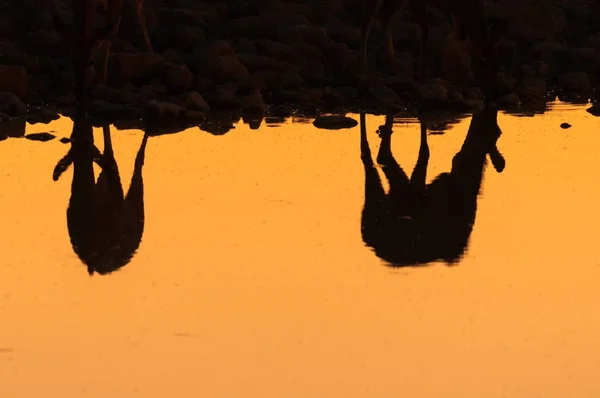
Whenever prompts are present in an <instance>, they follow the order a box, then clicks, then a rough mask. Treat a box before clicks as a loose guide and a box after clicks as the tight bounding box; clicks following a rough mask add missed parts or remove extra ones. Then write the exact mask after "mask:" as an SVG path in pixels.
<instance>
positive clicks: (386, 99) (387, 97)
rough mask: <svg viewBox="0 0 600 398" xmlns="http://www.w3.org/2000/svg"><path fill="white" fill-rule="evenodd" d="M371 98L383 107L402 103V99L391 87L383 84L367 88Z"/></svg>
mask: <svg viewBox="0 0 600 398" xmlns="http://www.w3.org/2000/svg"><path fill="white" fill-rule="evenodd" d="M369 92H370V93H371V95H372V96H373V98H374V99H375V100H376V101H377V103H379V104H380V105H382V106H383V107H385V108H388V107H391V106H395V105H400V104H402V99H401V98H400V97H399V96H398V94H396V93H395V92H394V91H393V90H392V89H390V88H388V87H385V86H383V85H377V86H374V87H370V88H369Z"/></svg>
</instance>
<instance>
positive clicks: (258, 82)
mask: <svg viewBox="0 0 600 398" xmlns="http://www.w3.org/2000/svg"><path fill="white" fill-rule="evenodd" d="M237 85H238V89H239V91H241V92H250V91H253V90H258V91H261V92H262V91H264V90H265V89H266V87H267V85H266V83H265V79H263V77H262V76H257V75H252V76H248V77H246V78H244V79H241V80H239V81H238V82H237Z"/></svg>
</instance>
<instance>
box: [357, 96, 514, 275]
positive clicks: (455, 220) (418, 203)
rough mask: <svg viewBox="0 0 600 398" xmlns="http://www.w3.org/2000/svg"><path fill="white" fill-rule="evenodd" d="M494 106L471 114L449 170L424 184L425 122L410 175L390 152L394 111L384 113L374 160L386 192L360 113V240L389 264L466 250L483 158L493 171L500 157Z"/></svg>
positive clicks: (452, 257)
mask: <svg viewBox="0 0 600 398" xmlns="http://www.w3.org/2000/svg"><path fill="white" fill-rule="evenodd" d="M497 115H498V110H497V108H495V107H493V106H490V105H488V106H486V107H485V108H484V109H483V110H482V111H480V112H479V113H477V114H475V115H473V117H472V119H471V124H470V126H469V131H468V132H467V136H466V138H465V140H464V142H463V145H462V147H461V149H460V150H459V151H458V153H456V154H455V155H454V158H453V160H452V169H451V171H450V172H449V173H442V174H440V175H439V176H437V177H436V178H435V179H434V180H433V182H431V183H430V184H426V177H427V165H428V162H429V146H428V144H427V126H426V124H425V123H424V122H421V143H420V148H419V155H418V159H417V163H416V165H415V168H414V170H413V172H412V175H411V177H410V179H409V178H408V177H407V175H406V174H405V173H404V171H403V170H402V168H401V167H400V165H399V164H398V163H397V162H396V160H395V159H394V157H393V155H392V152H391V134H392V124H393V115H391V114H389V115H388V116H387V117H386V121H385V125H384V126H381V127H380V128H379V130H378V133H379V135H380V137H381V146H380V148H379V152H378V156H377V163H379V164H380V165H381V168H382V169H383V173H384V174H385V177H386V179H387V180H388V181H389V187H390V188H389V191H388V192H387V193H386V192H385V190H384V189H383V186H382V183H381V179H380V176H379V173H378V172H377V169H376V168H375V165H374V163H373V159H372V156H371V151H370V148H369V143H368V141H367V126H366V121H365V115H364V113H362V114H361V115H360V128H361V158H362V162H363V165H364V169H365V202H364V207H363V212H362V222H361V229H362V238H363V241H364V243H365V244H366V245H367V246H369V247H371V248H372V249H373V250H374V252H375V254H376V255H377V256H378V257H379V258H381V259H382V260H384V261H386V262H387V263H388V265H391V266H396V267H402V266H417V265H425V264H427V263H431V262H435V261H443V262H445V263H446V264H447V265H452V264H454V263H456V262H457V261H458V260H460V258H461V257H462V256H463V254H464V253H465V251H466V248H467V245H468V242H469V237H470V235H471V231H472V229H473V223H474V222H475V213H476V210H477V197H478V194H479V190H480V187H481V181H482V178H483V172H484V169H485V165H486V156H487V155H488V154H489V155H490V158H491V160H492V163H493V165H494V167H495V169H496V171H498V172H502V170H503V169H504V166H505V161H504V158H503V157H502V155H501V154H500V153H499V152H498V149H497V148H496V141H497V140H498V138H499V137H500V134H501V131H500V128H499V126H498V122H497Z"/></svg>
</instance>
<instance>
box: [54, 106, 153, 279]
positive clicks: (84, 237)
mask: <svg viewBox="0 0 600 398" xmlns="http://www.w3.org/2000/svg"><path fill="white" fill-rule="evenodd" d="M103 138H104V153H101V152H100V151H99V150H98V149H97V148H96V146H95V145H94V138H93V131H92V125H91V123H90V122H89V121H88V120H87V118H86V114H85V108H84V107H79V108H78V110H77V114H76V116H75V119H74V124H73V133H72V135H71V148H70V150H69V152H68V153H67V155H65V157H63V158H62V159H61V160H60V161H59V162H58V164H57V165H56V167H55V169H54V173H53V179H54V181H56V180H58V178H59V177H60V175H61V174H62V173H63V172H64V171H65V170H66V169H67V168H68V167H69V165H70V164H71V163H72V164H73V169H74V170H73V181H72V184H71V198H70V200H69V207H68V209H67V226H68V230H69V236H70V239H71V244H72V246H73V250H74V252H75V253H76V254H77V256H78V257H79V258H80V259H81V261H82V262H83V263H84V264H86V265H87V268H88V272H89V274H90V275H92V274H93V273H94V272H97V273H98V274H108V273H111V272H113V271H115V270H117V269H119V268H121V267H122V266H124V265H126V264H127V263H129V261H130V260H131V259H132V257H133V256H134V254H135V252H136V250H137V249H138V247H139V245H140V242H141V240H142V234H143V232H144V182H143V178H142V167H143V165H144V154H145V150H146V143H147V140H148V136H147V134H144V138H143V140H142V144H141V146H140V148H139V151H138V153H137V156H136V158H135V166H134V171H133V177H132V179H131V185H130V186H129V191H128V192H127V195H124V193H123V187H122V185H121V178H120V176H119V169H118V167H117V163H116V161H115V158H114V154H113V148H112V142H111V135H110V128H109V126H108V125H104V126H103ZM94 162H95V163H97V164H98V165H99V166H100V168H101V172H100V175H99V177H98V180H96V177H95V175H94V168H93V163H94Z"/></svg>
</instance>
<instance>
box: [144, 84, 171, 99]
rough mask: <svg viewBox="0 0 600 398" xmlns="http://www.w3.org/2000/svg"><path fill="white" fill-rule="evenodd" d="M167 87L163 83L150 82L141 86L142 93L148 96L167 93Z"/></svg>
mask: <svg viewBox="0 0 600 398" xmlns="http://www.w3.org/2000/svg"><path fill="white" fill-rule="evenodd" d="M167 91H168V90H167V88H166V87H165V86H164V85H162V84H156V83H155V84H148V85H145V86H142V87H140V93H141V94H143V95H144V96H146V97H158V96H161V95H165V94H166V93H167Z"/></svg>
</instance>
